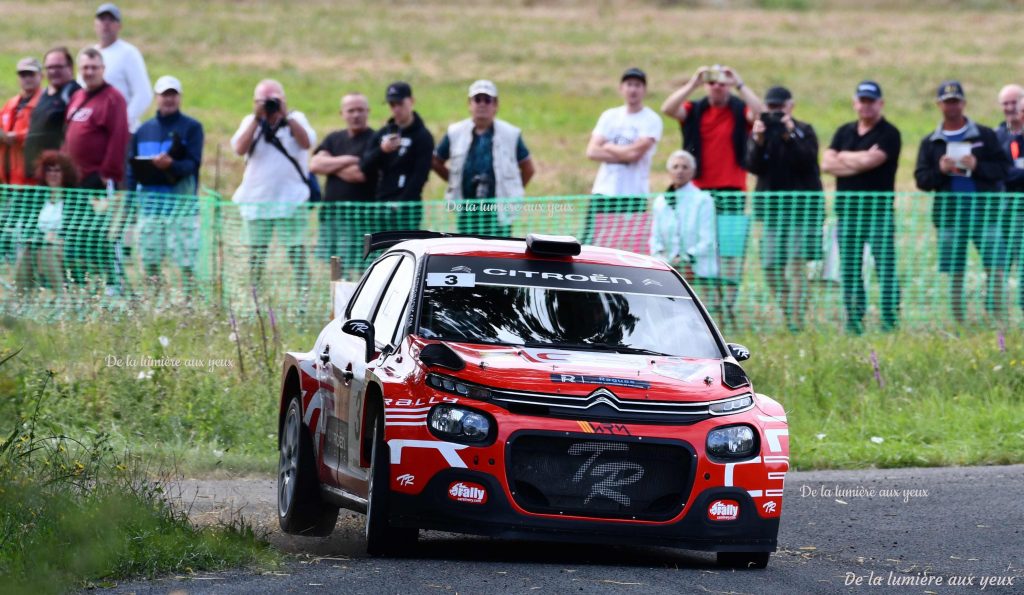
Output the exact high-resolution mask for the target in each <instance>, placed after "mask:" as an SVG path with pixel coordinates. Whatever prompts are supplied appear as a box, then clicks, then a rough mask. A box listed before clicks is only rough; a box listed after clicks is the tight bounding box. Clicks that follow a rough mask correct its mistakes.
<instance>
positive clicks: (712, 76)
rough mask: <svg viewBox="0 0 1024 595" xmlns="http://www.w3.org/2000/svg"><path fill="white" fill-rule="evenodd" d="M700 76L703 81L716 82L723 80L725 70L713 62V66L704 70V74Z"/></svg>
mask: <svg viewBox="0 0 1024 595" xmlns="http://www.w3.org/2000/svg"><path fill="white" fill-rule="evenodd" d="M702 78H703V79H704V82H705V83H717V82H719V81H724V80H725V70H724V69H723V68H722V67H721V66H719V65H718V64H715V65H714V66H712V67H710V68H708V69H707V70H705V71H704V75H703V77H702Z"/></svg>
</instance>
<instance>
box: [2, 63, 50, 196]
mask: <svg viewBox="0 0 1024 595" xmlns="http://www.w3.org/2000/svg"><path fill="white" fill-rule="evenodd" d="M42 71H43V69H42V67H41V66H39V60H36V59H35V58H22V59H21V60H20V61H18V83H19V84H20V85H21V93H19V94H17V95H15V96H14V97H12V98H11V99H10V101H8V102H7V103H6V104H5V105H4V108H3V110H2V111H0V183H4V184H20V185H25V184H32V183H33V181H32V166H31V164H26V163H25V152H24V150H25V135H26V134H27V133H28V124H29V118H31V116H32V110H33V109H35V107H36V104H37V103H39V97H40V95H41V94H42V85H41V83H42V80H43V75H42Z"/></svg>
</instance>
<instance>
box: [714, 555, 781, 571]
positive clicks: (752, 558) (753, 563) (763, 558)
mask: <svg viewBox="0 0 1024 595" xmlns="http://www.w3.org/2000/svg"><path fill="white" fill-rule="evenodd" d="M770 556H771V554H770V553H769V552H718V565H719V566H724V567H726V568H736V569H748V568H757V569H761V568H767V567H768V558H769V557H770Z"/></svg>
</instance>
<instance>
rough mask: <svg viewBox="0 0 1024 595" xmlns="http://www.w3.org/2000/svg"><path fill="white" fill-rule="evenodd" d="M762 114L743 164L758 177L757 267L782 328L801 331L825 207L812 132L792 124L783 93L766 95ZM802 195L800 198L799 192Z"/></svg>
mask: <svg viewBox="0 0 1024 595" xmlns="http://www.w3.org/2000/svg"><path fill="white" fill-rule="evenodd" d="M764 103H765V106H766V108H767V111H765V112H764V113H762V114H761V115H760V117H759V118H758V119H757V120H756V121H755V122H754V125H753V128H752V130H751V134H750V138H749V139H748V140H747V154H746V162H747V167H748V168H749V170H750V173H752V174H754V175H756V176H757V187H756V190H757V192H758V193H775V192H784V193H786V194H783V195H777V196H771V195H768V196H763V195H762V196H755V198H754V215H755V216H756V217H757V219H758V220H760V221H761V222H762V223H763V224H764V230H763V232H762V234H761V266H762V267H763V268H764V273H765V278H766V279H767V281H768V286H769V287H770V288H771V290H772V293H774V294H775V297H776V299H778V300H779V303H780V304H781V306H782V311H783V314H784V315H785V318H786V326H787V327H788V328H789V330H790V331H792V332H798V331H800V330H802V329H803V324H804V320H803V319H804V314H803V311H804V294H805V292H806V291H805V290H806V285H807V275H806V274H805V272H804V271H805V269H806V265H807V261H809V260H816V259H818V258H820V257H821V226H822V223H823V222H824V218H825V203H824V199H823V197H822V194H821V174H820V172H819V171H818V137H817V135H816V134H815V133H814V128H813V127H812V126H811V125H810V124H807V123H806V122H800V121H799V120H796V119H794V118H793V106H794V102H793V95H792V93H790V92H789V89H786V88H785V87H772V88H770V89H768V92H767V93H765V96H764ZM800 191H803V192H800Z"/></svg>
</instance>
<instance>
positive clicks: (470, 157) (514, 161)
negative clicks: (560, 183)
mask: <svg viewBox="0 0 1024 595" xmlns="http://www.w3.org/2000/svg"><path fill="white" fill-rule="evenodd" d="M469 113H470V116H471V117H470V118H467V119H465V120H462V121H461V122H456V123H455V124H452V125H451V126H449V127H448V132H447V133H445V135H444V138H442V139H441V142H440V144H438V145H437V149H436V150H435V151H434V159H433V165H432V167H433V169H434V171H435V172H436V173H437V175H439V176H441V177H442V178H444V180H445V181H446V182H448V190H447V191H446V192H445V199H446V200H447V205H448V208H449V209H450V210H455V211H456V212H457V213H458V217H457V220H456V221H457V225H458V230H459V233H468V234H481V235H492V236H503V237H509V236H510V235H511V233H512V222H513V221H514V220H515V218H516V215H517V214H518V211H517V209H518V208H520V202H519V199H521V198H522V197H523V194H524V192H525V190H524V189H525V188H526V185H527V184H528V183H529V182H530V178H532V177H533V174H534V167H533V160H532V159H531V158H530V152H529V151H528V150H527V148H526V145H525V144H524V143H523V136H522V133H521V131H520V130H519V129H518V128H516V127H515V126H512V125H511V124H509V123H508V122H505V121H504V120H499V119H498V118H497V117H496V116H497V114H498V87H497V86H495V84H494V83H492V82H491V81H488V80H479V81H476V82H474V83H473V84H472V85H470V86H469ZM446 162H447V163H446ZM496 197H497V198H498V200H496V201H495V200H481V199H494V198H496ZM509 199H511V200H509Z"/></svg>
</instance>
